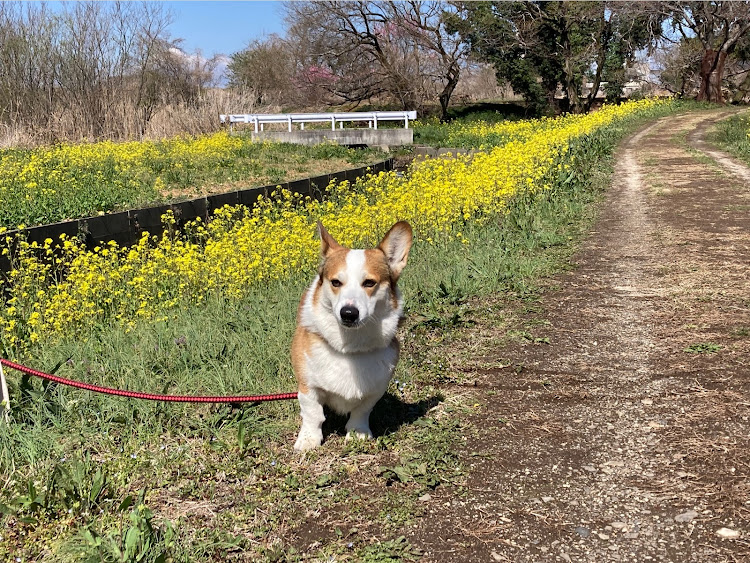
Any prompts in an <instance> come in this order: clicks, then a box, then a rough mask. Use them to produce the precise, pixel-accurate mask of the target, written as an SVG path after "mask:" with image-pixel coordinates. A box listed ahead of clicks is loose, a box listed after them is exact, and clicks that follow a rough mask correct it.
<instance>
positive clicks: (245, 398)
mask: <svg viewBox="0 0 750 563" xmlns="http://www.w3.org/2000/svg"><path fill="white" fill-rule="evenodd" d="M0 364H2V365H4V366H7V367H9V368H11V369H15V370H17V371H20V372H22V373H25V374H28V375H33V376H34V377H40V378H42V379H46V380H47V381H54V382H55V383H60V384H62V385H69V386H70V387H75V388H77V389H85V390H86V391H93V392H94V393H104V394H105V395H117V396H119V397H130V398H131V399H146V400H149V401H168V402H172V403H259V402H263V401H282V400H284V399H296V398H297V393H275V394H270V395H240V396H238V397H191V396H190V395H157V394H153V393H141V392H139V391H125V390H123V389H111V388H109V387H101V386H99V385H92V384H91V383H82V382H80V381H73V380H72V379H66V378H65V377H60V376H58V375H52V374H51V373H45V372H43V371H38V370H35V369H31V368H28V367H26V366H23V365H21V364H17V363H15V362H11V361H9V360H5V359H3V358H0Z"/></svg>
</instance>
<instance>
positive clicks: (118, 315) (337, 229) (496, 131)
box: [0, 100, 668, 357]
mask: <svg viewBox="0 0 750 563" xmlns="http://www.w3.org/2000/svg"><path fill="white" fill-rule="evenodd" d="M664 103H668V102H657V101H654V100H642V101H637V102H630V103H626V104H623V105H619V106H607V107H605V108H603V109H602V110H600V111H598V112H595V113H592V114H590V115H583V116H566V117H562V118H558V119H543V120H530V121H519V122H512V123H499V124H496V125H488V124H485V123H474V124H470V125H466V126H456V127H455V130H454V131H453V133H452V134H453V135H454V138H455V139H459V138H460V139H462V140H463V141H462V142H463V144H467V142H468V141H467V139H473V142H474V143H475V145H476V146H477V147H478V148H481V149H482V152H480V153H478V154H476V155H474V156H458V157H449V158H435V159H426V160H421V161H417V162H415V163H414V164H413V165H412V166H411V168H410V169H409V171H408V173H406V174H404V175H398V174H396V173H393V172H389V173H380V174H378V175H371V176H369V177H367V178H366V179H361V180H359V181H357V182H356V183H355V184H354V185H349V184H348V183H346V182H344V183H340V184H334V185H331V186H329V187H328V194H327V197H326V199H325V200H324V201H316V200H310V199H300V198H299V197H298V196H296V195H295V194H291V193H286V192H281V193H277V194H275V196H274V197H272V198H270V199H266V200H263V201H261V202H260V204H259V205H257V206H256V207H255V208H253V209H246V208H242V207H237V208H225V209H222V210H220V211H219V212H217V213H216V215H215V217H214V218H213V219H212V220H211V221H210V222H209V223H208V224H204V223H202V222H200V221H197V222H194V223H192V224H190V225H188V226H187V228H186V229H185V231H184V232H181V233H177V234H174V233H172V232H171V231H168V232H169V233H170V234H167V231H165V234H163V235H162V234H159V233H156V234H153V235H148V234H146V233H144V236H143V238H142V239H141V240H140V242H139V243H138V244H136V245H134V246H132V247H127V248H126V247H119V246H117V245H116V244H115V243H110V244H108V245H103V246H101V247H98V248H96V249H94V250H93V251H87V250H86V249H85V248H84V247H83V246H82V245H81V244H79V243H78V242H76V241H74V240H67V239H62V240H55V241H53V240H51V239H48V240H47V241H45V243H44V244H43V245H36V244H32V245H29V244H26V243H24V242H21V243H20V244H19V245H18V246H16V247H14V246H13V241H12V240H10V237H8V236H7V235H6V240H5V246H4V247H3V249H2V253H3V254H5V255H8V256H9V257H10V258H11V261H12V264H13V269H12V270H11V272H10V274H9V275H8V276H7V278H6V279H5V280H4V281H3V286H2V291H3V292H4V295H5V297H6V306H5V307H4V308H3V309H2V312H0V343H1V344H2V352H3V354H4V355H5V356H6V357H19V356H23V355H24V352H25V350H26V349H27V348H28V347H29V346H30V345H33V344H34V343H35V342H38V341H40V340H44V339H52V340H55V339H56V338H57V337H58V336H59V335H62V334H65V335H67V336H69V337H70V336H71V335H75V334H81V333H86V332H87V331H89V330H90V327H91V326H94V325H99V324H101V323H112V322H114V323H117V324H119V325H121V326H126V327H129V328H135V327H136V326H137V325H138V324H139V322H141V321H143V320H166V319H168V318H169V316H170V315H171V314H173V312H174V311H177V310H180V309H183V308H185V307H190V306H192V305H195V304H198V303H201V302H202V301H205V299H206V298H207V297H208V295H210V294H219V295H222V296H225V297H226V298H230V299H232V298H241V297H242V296H243V295H244V294H246V293H247V292H248V291H249V290H250V289H251V288H254V287H257V285H258V284H263V283H264V282H268V281H269V280H279V279H283V278H285V277H286V276H289V275H290V274H292V273H294V272H298V271H300V270H301V269H305V270H310V269H312V268H313V266H314V264H315V262H316V260H317V249H318V242H317V241H316V239H315V227H314V225H315V222H316V221H317V220H321V221H322V222H323V223H324V224H325V225H326V226H327V228H328V229H329V230H330V232H331V233H332V234H333V235H334V236H335V237H336V238H337V239H338V240H339V241H341V242H342V243H343V244H348V245H360V244H374V243H376V242H377V240H376V239H377V236H378V235H379V234H381V233H382V232H384V231H385V230H386V229H387V228H388V227H389V226H390V225H391V224H392V223H394V222H395V221H398V220H407V221H409V222H410V223H411V224H412V225H413V227H414V229H415V231H416V233H417V236H418V237H419V240H420V241H421V242H423V243H427V244H429V243H435V242H439V241H440V240H445V239H447V238H453V239H458V240H464V234H463V231H464V230H465V228H464V226H465V225H466V224H467V223H474V224H475V223H480V224H481V223H482V222H483V221H485V220H487V218H489V217H493V216H497V215H498V214H502V213H503V212H504V210H505V209H506V206H507V204H508V202H509V201H510V200H511V199H512V198H513V197H514V196H516V195H517V194H519V193H533V192H536V191H539V190H546V189H548V188H549V187H550V185H551V183H553V182H555V181H559V180H558V179H559V178H560V177H563V178H564V175H565V173H566V170H568V169H569V167H570V166H572V165H573V164H574V163H573V162H572V158H573V157H571V156H570V155H569V149H570V147H571V144H572V143H575V142H580V140H581V139H584V138H586V136H587V135H590V134H592V133H594V132H596V131H597V130H598V129H599V128H602V127H604V126H607V125H610V124H612V123H614V122H617V120H620V119H622V118H625V117H629V116H633V115H636V114H639V113H647V112H649V111H651V110H652V109H653V108H655V107H657V106H658V105H659V104H664ZM174 142H175V143H180V142H181V141H179V140H175V141H174ZM206 142H208V143H218V144H216V145H215V146H214V145H212V146H213V149H214V150H215V158H216V159H218V160H221V159H222V158H225V157H224V156H223V154H224V153H223V150H224V144H225V143H227V142H233V141H231V139H228V138H222V139H221V140H220V143H219V141H218V140H216V139H214V140H213V141H212V140H210V139H207V140H206ZM495 145H497V146H495ZM209 148H211V147H209ZM204 149H205V147H202V148H201V150H200V151H199V153H200V154H201V155H204V156H201V158H204V157H205V154H206V152H205V150H204ZM154 150H155V149H154V148H153V146H152V145H144V146H140V145H139V144H137V143H133V144H132V151H130V152H129V153H128V154H127V156H124V157H123V158H122V159H121V160H117V161H115V160H114V159H112V171H113V176H112V177H113V178H118V179H119V181H121V182H127V181H128V177H129V174H128V173H127V172H128V170H129V169H130V167H131V166H132V165H133V164H132V163H134V162H138V161H141V160H144V159H145V160H149V159H153V158H154V156H153V151H154ZM191 150H192V149H190V148H189V147H185V148H184V149H183V151H182V154H184V155H185V165H188V163H189V162H190V156H189V155H190V151H191ZM1 168H2V167H1V166H0V169H1ZM164 221H165V224H166V225H167V226H168V225H169V223H170V222H171V221H172V218H171V217H169V216H166V217H164ZM466 242H468V241H466Z"/></svg>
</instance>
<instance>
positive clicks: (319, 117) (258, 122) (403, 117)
mask: <svg viewBox="0 0 750 563" xmlns="http://www.w3.org/2000/svg"><path fill="white" fill-rule="evenodd" d="M416 118H417V112H416V111H354V112H348V113H243V114H231V115H223V114H222V115H219V119H220V120H221V122H222V123H229V127H230V129H231V128H232V126H233V125H234V124H235V123H248V124H250V123H252V124H253V125H254V126H255V132H256V133H257V132H258V131H263V126H264V125H266V124H269V123H282V124H286V125H287V127H288V130H289V131H291V130H292V125H294V124H295V123H299V128H300V129H301V130H303V131H304V129H305V123H330V124H331V130H336V124H337V123H338V125H339V128H340V129H343V128H344V122H347V121H348V122H355V121H359V122H362V121H366V122H367V123H368V127H369V128H371V129H377V128H378V122H379V121H403V122H404V128H406V129H408V128H409V120H410V119H411V120H414V119H416Z"/></svg>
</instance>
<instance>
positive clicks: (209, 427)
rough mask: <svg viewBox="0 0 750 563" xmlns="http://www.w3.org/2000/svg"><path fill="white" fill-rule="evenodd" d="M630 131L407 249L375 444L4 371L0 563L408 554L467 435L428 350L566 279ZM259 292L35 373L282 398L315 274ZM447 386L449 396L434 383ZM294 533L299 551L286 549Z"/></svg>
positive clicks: (453, 478)
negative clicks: (487, 305)
mask: <svg viewBox="0 0 750 563" xmlns="http://www.w3.org/2000/svg"><path fill="white" fill-rule="evenodd" d="M638 124H639V122H637V121H633V122H631V123H627V124H621V125H619V126H617V127H610V128H608V129H606V130H603V131H600V132H598V133H596V134H594V135H591V136H589V137H588V138H586V139H582V140H580V141H579V142H578V143H577V144H576V146H574V147H573V150H574V151H575V153H576V156H577V159H576V161H577V166H576V168H575V169H574V170H573V171H571V172H567V173H565V174H564V175H560V176H559V177H556V178H552V179H551V180H552V183H553V185H554V186H555V187H554V188H553V189H552V190H550V191H548V192H543V193H541V194H539V195H538V196H536V197H532V196H529V195H525V196H522V197H519V198H517V200H515V201H514V202H513V203H512V205H511V206H510V208H509V210H508V213H507V214H506V215H504V216H502V217H498V218H496V219H494V220H492V221H490V222H487V223H485V224H483V225H474V224H467V225H466V226H465V229H464V234H465V236H466V237H467V238H468V239H469V240H471V241H472V242H471V244H469V245H464V244H461V243H460V242H455V241H443V242H441V243H439V244H435V245H430V244H426V243H424V242H422V241H417V242H416V244H415V246H414V249H413V252H412V255H411V257H410V263H409V265H408V266H407V269H406V270H405V272H404V275H403V278H402V282H401V284H402V287H403V291H404V294H405V298H406V303H407V305H406V313H407V315H406V319H405V323H404V327H403V330H402V338H403V340H404V354H403V358H402V361H401V363H400V364H399V366H398V368H397V373H396V376H395V380H394V382H393V383H392V385H391V387H390V389H389V393H388V395H387V396H386V397H385V398H384V400H383V401H381V402H380V403H379V405H378V406H377V407H376V410H375V412H374V414H373V417H372V423H373V430H374V431H375V433H376V435H377V436H378V438H377V439H376V440H374V441H371V442H358V441H355V442H349V443H344V440H343V425H344V422H345V421H344V420H343V419H342V418H340V417H338V418H336V417H332V420H330V421H329V422H327V423H326V427H325V430H326V434H327V439H326V443H325V444H324V445H323V447H322V448H320V449H318V450H315V451H313V452H311V453H309V454H307V455H305V456H298V455H296V454H295V453H294V452H293V451H292V447H291V446H292V444H293V441H294V436H295V432H296V430H297V425H298V414H297V411H298V407H297V405H296V403H295V402H292V401H289V402H282V403H266V404H263V405H260V406H256V407H253V406H248V405H246V406H242V407H240V408H235V407H232V406H205V405H203V406H201V405H197V406H196V405H179V404H162V403H152V402H145V401H130V400H126V399H116V398H109V397H105V396H101V395H94V394H90V393H86V392H82V391H77V390H72V389H68V388H62V387H59V386H56V385H47V386H45V385H42V384H41V383H40V382H39V381H38V380H33V381H27V382H24V380H23V378H21V377H20V376H19V375H18V374H15V373H10V372H9V373H8V376H9V380H10V384H11V395H12V397H13V401H14V411H13V413H12V417H11V423H10V424H9V425H4V424H2V423H0V474H2V475H3V476H4V480H3V487H2V493H0V503H2V505H0V512H2V513H3V514H4V516H0V519H1V522H2V529H3V531H2V532H0V536H2V538H1V539H0V559H13V558H15V557H20V558H21V560H48V559H49V560H62V561H163V560H172V561H200V560H224V559H226V558H228V557H230V556H232V555H233V554H234V555H238V554H239V553H240V552H243V553H245V556H246V557H249V558H250V559H251V560H259V561H295V560H300V559H302V558H306V559H307V560H310V559H312V560H326V559H328V558H329V557H335V558H337V560H353V561H387V560H410V559H417V558H418V557H419V553H418V550H416V549H415V548H414V547H413V546H411V545H410V544H409V543H408V542H407V541H406V540H404V539H403V537H402V535H403V531H404V528H406V527H409V526H412V525H415V524H416V523H418V521H419V519H420V517H421V516H422V514H423V511H424V510H425V508H424V503H421V502H420V501H419V498H420V497H421V496H423V495H424V494H425V493H427V492H429V491H431V490H432V489H434V488H436V487H444V486H450V487H453V488H456V489H457V490H460V487H461V483H462V480H463V478H464V477H465V469H464V468H463V467H462V465H461V462H460V458H459V457H458V454H457V449H456V448H457V443H458V441H457V437H458V436H461V435H465V434H469V435H470V434H471V431H472V430H471V428H470V427H467V426H466V424H465V423H464V422H462V421H463V420H465V417H464V416H463V413H465V412H467V410H469V409H470V408H471V406H470V405H466V404H463V403H461V402H460V401H446V400H445V397H446V393H450V387H449V384H450V383H451V382H453V381H455V374H451V373H450V372H449V370H448V368H447V366H448V365H449V361H448V358H446V354H447V352H446V350H445V348H444V347H441V346H436V344H440V343H445V344H448V343H450V342H451V341H452V340H453V339H454V338H456V337H457V336H459V335H461V334H463V332H464V331H466V330H471V327H472V325H473V323H474V322H476V319H477V318H480V317H481V316H482V315H488V314H494V313H492V312H487V311H483V310H478V309H477V308H476V305H475V303H476V297H478V296H482V295H490V294H493V293H496V292H503V293H505V294H507V295H508V296H513V297H515V298H517V299H519V300H523V301H526V302H528V303H529V304H530V306H532V305H533V302H534V301H535V300H536V299H537V297H538V295H539V293H540V291H541V284H542V280H544V279H545V277H547V276H550V275H552V274H554V273H556V272H559V271H560V270H563V269H566V268H569V267H570V262H569V258H570V256H571V254H572V252H573V251H574V250H575V247H576V244H577V241H578V240H580V237H581V236H582V235H583V234H584V233H585V232H586V229H587V227H588V225H589V224H590V222H591V220H592V219H593V216H594V211H593V210H594V204H595V203H596V201H598V199H599V198H600V196H601V194H602V193H603V190H604V188H605V187H606V184H607V180H608V177H609V174H611V159H610V155H611V152H612V148H613V146H614V145H615V143H616V142H617V141H618V139H620V138H621V137H622V135H624V134H625V133H627V132H628V131H630V130H632V128H634V127H636V126H637V125H638ZM312 274H313V273H312V272H309V273H308V274H307V275H305V276H297V277H294V278H292V279H289V280H285V281H283V282H274V283H272V284H269V285H268V286H267V287H265V288H263V290H260V289H258V290H257V291H256V292H255V293H253V294H251V295H249V296H248V297H247V298H245V299H243V300H240V301H228V300H224V299H221V298H220V297H218V296H217V297H215V298H213V299H212V300H210V302H208V303H206V304H205V306H202V307H198V308H195V309H193V310H190V311H187V312H184V313H183V314H180V315H178V316H176V317H173V318H170V319H169V320H168V321H166V322H161V323H157V324H153V325H151V326H144V328H141V329H139V330H137V331H126V330H125V329H123V328H120V327H114V326H100V327H98V328H97V329H96V330H94V331H92V333H91V334H89V335H88V336H87V338H84V339H77V340H73V339H70V340H68V341H64V342H62V343H60V344H57V345H52V344H46V345H40V346H39V347H38V349H37V351H36V352H37V353H36V354H35V356H34V357H35V365H34V367H37V368H39V369H43V370H52V369H53V368H54V367H55V366H58V365H59V366H60V367H59V370H58V373H59V374H61V375H65V376H70V377H73V378H78V379H84V380H87V379H88V380H92V379H94V380H97V381H101V382H102V383H104V384H106V385H112V386H117V387H126V388H130V389H137V390H145V391H154V392H170V393H195V394H225V393H226V394H239V393H242V394H245V393H255V392H275V391H291V390H294V383H293V377H292V372H291V368H290V365H289V361H288V346H289V342H290V340H291V334H292V331H293V328H294V316H295V311H296V306H297V301H298V298H299V295H300V294H301V293H302V291H303V289H304V287H305V286H306V285H307V283H308V282H309V277H310V276H311V275H312ZM447 385H448V387H446V386H447ZM297 538H299V539H297Z"/></svg>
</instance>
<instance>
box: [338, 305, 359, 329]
mask: <svg viewBox="0 0 750 563" xmlns="http://www.w3.org/2000/svg"><path fill="white" fill-rule="evenodd" d="M339 314H340V315H341V320H342V321H343V322H344V324H345V325H353V324H354V323H356V322H357V319H358V318H359V309H357V308H356V307H349V306H346V307H341V312H340V313H339Z"/></svg>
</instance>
